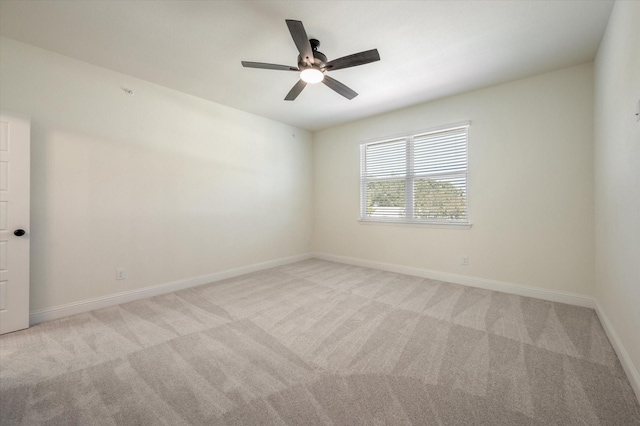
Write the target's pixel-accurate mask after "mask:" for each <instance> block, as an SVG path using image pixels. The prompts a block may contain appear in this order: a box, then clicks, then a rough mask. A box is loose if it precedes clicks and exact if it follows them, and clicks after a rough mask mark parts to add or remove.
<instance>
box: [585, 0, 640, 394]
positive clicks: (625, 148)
mask: <svg viewBox="0 0 640 426" xmlns="http://www.w3.org/2000/svg"><path fill="white" fill-rule="evenodd" d="M639 22H640V2H637V1H617V2H616V4H615V6H614V8H613V12H612V13H611V17H610V19H609V25H608V27H607V31H606V33H605V36H604V38H603V40H602V42H601V44H600V49H599V51H598V55H597V57H596V62H595V207H596V209H595V210H596V214H595V229H596V232H595V238H596V246H595V247H596V280H595V289H596V291H595V294H596V298H597V300H598V303H599V304H600V308H601V310H602V311H603V312H604V314H605V315H606V317H607V318H608V319H609V320H610V322H611V325H612V326H613V329H614V330H615V332H616V334H617V337H618V338H619V341H620V343H621V345H622V346H623V347H624V349H625V350H626V352H627V354H628V355H627V356H628V357H629V359H628V361H629V363H631V364H633V367H632V369H633V370H634V371H632V372H631V374H632V375H633V376H634V379H635V380H632V383H635V386H636V393H637V394H638V398H640V374H639V372H640V122H638V121H637V120H636V116H635V113H636V112H638V110H637V108H638V102H640V25H639V24H638V23H639ZM614 343H616V342H615V341H614ZM623 365H624V362H623Z"/></svg>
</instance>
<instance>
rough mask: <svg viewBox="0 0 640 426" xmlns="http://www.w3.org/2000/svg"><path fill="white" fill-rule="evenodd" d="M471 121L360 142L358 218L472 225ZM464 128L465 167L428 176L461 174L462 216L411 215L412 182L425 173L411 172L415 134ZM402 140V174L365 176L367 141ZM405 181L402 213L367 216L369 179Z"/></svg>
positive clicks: (368, 221) (373, 221)
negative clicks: (446, 217) (463, 207)
mask: <svg viewBox="0 0 640 426" xmlns="http://www.w3.org/2000/svg"><path fill="white" fill-rule="evenodd" d="M470 126H471V122H470V121H464V122H459V123H453V124H447V125H443V126H437V127H432V128H429V129H426V130H420V131H413V132H410V133H403V134H400V135H394V136H388V137H384V138H376V139H371V140H367V141H364V142H361V143H360V218H359V222H360V223H364V224H397V225H410V226H415V225H417V226H431V227H438V228H462V229H468V228H470V227H471V221H470V211H469V133H470ZM461 128H465V131H466V138H465V153H466V167H465V170H464V172H460V171H455V172H450V171H447V172H434V173H430V174H429V175H428V176H429V177H432V176H433V177H436V178H437V177H449V176H454V175H455V176H461V175H464V182H465V212H466V218H465V219H460V220H456V219H420V218H415V217H414V200H415V197H414V190H413V188H414V182H415V181H416V180H418V179H421V178H425V177H426V176H427V175H426V174H424V173H418V174H416V173H415V172H414V166H415V164H414V157H413V153H414V143H415V138H419V137H423V136H426V135H429V134H434V133H441V132H446V131H451V130H457V129H461ZM402 140H404V143H405V146H406V154H405V159H406V165H405V173H404V174H403V175H402V176H397V177H386V178H385V177H375V178H367V177H366V176H365V171H366V148H367V147H368V146H370V145H375V144H381V143H391V142H394V141H402ZM393 180H397V181H404V182H405V201H404V212H405V215H404V217H398V218H395V217H370V216H367V184H368V183H370V182H376V181H378V182H382V181H393Z"/></svg>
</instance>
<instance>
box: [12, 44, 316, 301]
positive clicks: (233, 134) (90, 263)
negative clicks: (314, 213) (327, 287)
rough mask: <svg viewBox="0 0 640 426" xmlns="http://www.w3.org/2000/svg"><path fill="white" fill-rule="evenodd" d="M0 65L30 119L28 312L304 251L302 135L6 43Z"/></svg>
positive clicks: (307, 222) (307, 207)
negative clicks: (122, 275)
mask: <svg viewBox="0 0 640 426" xmlns="http://www.w3.org/2000/svg"><path fill="white" fill-rule="evenodd" d="M0 66H1V68H0V75H1V76H2V78H1V79H0V83H1V87H0V103H1V107H2V108H3V109H8V110H14V111H19V112H24V113H27V114H30V115H31V120H32V131H31V135H32V148H31V152H32V170H31V172H32V182H31V185H32V202H31V210H32V216H31V218H32V219H31V220H32V223H31V225H32V226H31V290H32V291H31V310H32V311H34V310H39V309H44V308H49V307H52V306H57V305H61V304H66V303H70V302H75V301H82V300H86V299H89V298H94V297H100V296H105V295H110V294H114V293H118V292H122V291H128V290H132V289H137V288H142V287H145V286H152V285H156V284H162V283H168V282H172V281H175V280H182V279H186V278H191V277H197V276H200V275H206V274H211V273H214V272H217V271H224V270H228V269H230V268H236V267H241V266H246V265H250V264H254V263H258V262H264V261H268V260H272V259H278V258H282V257H287V256H292V255H298V254H301V253H306V252H307V251H308V241H309V239H310V230H311V195H310V194H311V189H312V175H311V166H312V163H311V136H310V135H309V134H308V133H307V132H305V131H301V130H299V129H295V128H292V127H290V126H287V125H284V124H281V123H277V122H274V121H271V120H267V119H264V118H260V117H257V116H254V115H251V114H247V113H244V112H240V111H237V110H234V109H231V108H227V107H224V106H221V105H217V104H214V103H211V102H207V101H204V100H201V99H198V98H195V97H192V96H188V95H185V94H182V93H179V92H176V91H172V90H169V89H166V88H163V87H160V86H157V85H154V84H151V83H147V82H144V81H141V80H137V79H134V78H132V77H129V76H126V75H122V74H118V73H115V72H112V71H109V70H106V69H104V68H100V67H95V66H92V65H89V64H86V63H83V62H79V61H76V60H73V59H70V58H68V57H64V56H61V55H57V54H54V53H52V52H48V51H45V50H41V49H37V48H34V47H32V46H28V45H25V44H22V43H18V42H15V41H12V40H8V39H2V40H1V45H0ZM125 87H127V88H132V89H134V90H135V94H134V95H133V96H127V95H126V94H125V93H124V91H123V88H125ZM118 267H125V268H126V270H127V279H126V280H123V281H116V280H115V270H116V268H118Z"/></svg>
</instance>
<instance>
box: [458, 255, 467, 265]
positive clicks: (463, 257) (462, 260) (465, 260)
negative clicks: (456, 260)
mask: <svg viewBox="0 0 640 426" xmlns="http://www.w3.org/2000/svg"><path fill="white" fill-rule="evenodd" d="M460 263H461V264H462V265H463V266H469V256H462V258H461V259H460Z"/></svg>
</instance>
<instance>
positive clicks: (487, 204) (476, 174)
mask: <svg viewBox="0 0 640 426" xmlns="http://www.w3.org/2000/svg"><path fill="white" fill-rule="evenodd" d="M592 67H593V65H592V64H591V63H589V64H584V65H580V66H575V67H571V68H567V69H562V70H559V71H555V72H551V73H547V74H543V75H539V76H536V77H532V78H528V79H524V80H519V81H515V82H512V83H508V84H503V85H499V86H494V87H490V88H487V89H483V90H478V91H474V92H470V93H465V94H462V95H458V96H454V97H450V98H445V99H442V100H438V101H434V102H430V103H426V104H422V105H418V106H415V107H412V108H407V109H403V110H399V111H395V112H392V113H388V114H384V115H380V116H376V117H371V118H367V119H364V120H361V121H357V122H353V123H349V124H345V125H342V126H339V127H335V128H331V129H327V130H324V131H320V132H318V133H316V134H314V152H313V156H314V169H315V172H314V176H315V182H314V193H315V200H314V203H315V207H314V211H315V215H316V216H315V221H314V232H313V239H312V247H313V249H314V251H317V252H322V253H330V254H333V255H339V256H346V257H352V258H357V259H365V260H368V261H375V262H383V263H389V264H395V265H402V266H406V267H413V268H423V269H428V270H432V271H439V272H444V273H450V274H460V275H467V276H472V277H477V278H483V279H491V280H498V281H501V282H506V283H511V284H516V285H526V286H534V287H538V288H543V289H550V290H553V291H559V292H570V293H578V294H585V295H590V294H592V284H593V273H594V267H593V258H594V253H593V250H594V249H593V172H592V170H593V157H592V118H593V72H592V71H593V70H592ZM425 78H426V77H425ZM466 120H471V127H470V130H469V208H470V219H471V222H472V224H473V226H472V227H471V229H440V228H432V227H423V226H408V225H405V226H402V225H390V224H380V225H370V224H363V223H359V222H358V215H359V167H360V166H359V164H360V163H359V143H360V142H362V141H366V140H369V139H372V138H378V137H384V136H388V135H393V134H399V133H405V132H408V131H411V130H420V129H428V128H430V127H435V126H439V125H444V124H448V123H456V122H460V121H466ZM463 255H467V256H469V266H462V265H461V262H460V258H461V256H463Z"/></svg>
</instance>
